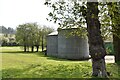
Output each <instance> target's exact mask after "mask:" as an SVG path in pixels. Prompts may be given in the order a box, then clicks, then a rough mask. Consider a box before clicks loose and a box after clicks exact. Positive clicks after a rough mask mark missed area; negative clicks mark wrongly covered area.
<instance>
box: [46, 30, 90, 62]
mask: <svg viewBox="0 0 120 80" xmlns="http://www.w3.org/2000/svg"><path fill="white" fill-rule="evenodd" d="M75 30H76V29H61V30H58V32H53V33H51V34H49V35H48V36H47V55H48V56H55V57H58V58H65V59H77V60H82V59H88V58H89V46H88V40H87V38H83V37H80V36H78V35H77V34H75V33H74V32H73V31H75Z"/></svg>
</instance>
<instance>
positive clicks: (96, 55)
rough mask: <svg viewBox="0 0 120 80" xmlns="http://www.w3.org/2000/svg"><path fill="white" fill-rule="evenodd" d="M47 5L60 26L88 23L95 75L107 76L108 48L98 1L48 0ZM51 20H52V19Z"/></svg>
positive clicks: (69, 26)
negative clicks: (104, 37) (106, 60)
mask: <svg viewBox="0 0 120 80" xmlns="http://www.w3.org/2000/svg"><path fill="white" fill-rule="evenodd" d="M45 5H48V6H49V7H52V9H53V12H50V13H49V16H51V20H54V22H57V23H58V24H59V25H60V27H67V28H71V27H82V25H84V24H85V23H87V32H88V39H89V50H90V55H91V58H92V68H93V74H92V75H93V76H98V75H99V74H101V76H102V77H107V72H106V65H105V59H104V57H105V55H106V50H105V47H104V44H103V39H102V36H101V31H100V27H101V24H100V22H99V17H98V13H99V10H98V2H97V0H96V2H87V4H86V3H84V2H83V3H82V2H80V1H73V0H70V1H66V2H65V0H63V1H52V0H49V1H46V2H45ZM51 20H50V21H51Z"/></svg>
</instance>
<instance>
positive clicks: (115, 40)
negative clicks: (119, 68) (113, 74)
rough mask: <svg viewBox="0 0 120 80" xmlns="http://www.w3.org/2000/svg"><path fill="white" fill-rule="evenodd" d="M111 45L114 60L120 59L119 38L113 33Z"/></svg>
mask: <svg viewBox="0 0 120 80" xmlns="http://www.w3.org/2000/svg"><path fill="white" fill-rule="evenodd" d="M113 45H114V53H115V62H118V61H120V38H119V37H118V36H116V35H113Z"/></svg>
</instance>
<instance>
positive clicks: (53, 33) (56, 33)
mask: <svg viewBox="0 0 120 80" xmlns="http://www.w3.org/2000/svg"><path fill="white" fill-rule="evenodd" d="M48 35H49V36H52V35H58V31H54V32H52V33H50V34H48Z"/></svg>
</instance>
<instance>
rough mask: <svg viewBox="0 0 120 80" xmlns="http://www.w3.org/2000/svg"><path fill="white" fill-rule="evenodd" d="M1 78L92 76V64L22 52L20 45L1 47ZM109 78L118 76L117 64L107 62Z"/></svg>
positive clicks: (40, 53) (39, 53)
mask: <svg viewBox="0 0 120 80" xmlns="http://www.w3.org/2000/svg"><path fill="white" fill-rule="evenodd" d="M0 51H2V53H1V54H0V56H2V67H1V69H2V71H1V70H0V71H1V72H2V77H3V78H92V76H91V73H92V64H91V62H88V61H70V60H65V59H57V58H53V57H47V56H44V54H43V53H42V52H37V53H24V52H22V49H21V48H20V47H1V48H0ZM107 71H108V72H110V73H111V75H110V76H109V77H110V78H119V74H118V65H117V64H115V63H109V64H107Z"/></svg>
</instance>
